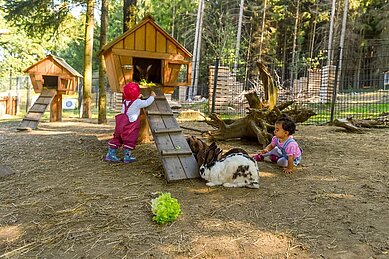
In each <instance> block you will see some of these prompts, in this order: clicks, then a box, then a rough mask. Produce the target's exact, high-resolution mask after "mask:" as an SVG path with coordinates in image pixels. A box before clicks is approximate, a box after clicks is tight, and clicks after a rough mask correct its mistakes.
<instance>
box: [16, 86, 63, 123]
mask: <svg viewBox="0 0 389 259" xmlns="http://www.w3.org/2000/svg"><path fill="white" fill-rule="evenodd" d="M56 93H57V91H56V90H54V89H43V90H42V93H41V95H39V97H38V99H37V100H36V101H35V103H34V104H33V105H32V106H31V108H30V110H29V111H28V112H27V114H26V117H24V119H23V120H22V122H20V124H19V126H18V127H17V130H30V129H36V128H37V127H38V124H39V121H40V119H41V118H42V116H43V114H44V113H45V111H46V109H47V106H49V105H50V103H51V101H52V100H53V98H54V96H55V95H56Z"/></svg>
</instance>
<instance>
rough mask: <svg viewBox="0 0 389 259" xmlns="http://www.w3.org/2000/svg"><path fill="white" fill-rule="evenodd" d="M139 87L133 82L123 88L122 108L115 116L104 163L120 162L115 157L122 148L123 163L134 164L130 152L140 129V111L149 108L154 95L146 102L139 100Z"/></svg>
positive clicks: (152, 93)
mask: <svg viewBox="0 0 389 259" xmlns="http://www.w3.org/2000/svg"><path fill="white" fill-rule="evenodd" d="M141 96H142V95H141V94H140V88H139V85H138V84H137V83H135V82H131V83H128V84H126V85H125V86H124V87H123V98H124V101H123V106H122V111H121V113H120V114H118V115H116V116H115V121H116V125H115V131H114V133H113V138H112V139H111V140H110V141H108V145H109V149H108V153H107V155H106V156H105V160H106V161H111V162H120V161H121V160H120V159H119V158H118V157H117V156H116V151H117V149H118V148H120V147H122V146H123V148H124V159H123V162H124V163H131V162H134V161H135V160H136V159H135V157H134V156H133V155H132V154H131V150H133V149H135V146H136V140H137V139H138V133H139V129H140V116H139V115H140V109H142V108H144V107H147V106H149V105H150V104H152V103H153V101H154V96H155V93H154V92H151V95H150V97H149V98H147V99H146V100H142V99H140V97H141Z"/></svg>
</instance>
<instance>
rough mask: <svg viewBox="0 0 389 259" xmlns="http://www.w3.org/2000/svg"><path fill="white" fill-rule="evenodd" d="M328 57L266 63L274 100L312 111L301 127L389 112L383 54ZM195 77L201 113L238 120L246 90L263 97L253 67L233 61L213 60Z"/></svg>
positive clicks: (388, 59)
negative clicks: (202, 102) (275, 90)
mask: <svg viewBox="0 0 389 259" xmlns="http://www.w3.org/2000/svg"><path fill="white" fill-rule="evenodd" d="M333 53H334V58H333V59H332V60H328V59H326V58H316V59H313V58H306V57H307V56H311V57H312V56H315V55H314V54H312V53H310V54H309V53H306V55H304V54H301V53H300V55H299V57H300V58H299V59H297V61H295V62H294V63H287V64H289V65H284V66H278V67H277V66H275V65H274V64H267V66H268V68H269V71H270V72H271V74H272V75H273V78H274V80H275V82H276V85H277V86H278V88H279V97H278V102H279V103H281V102H285V101H290V100H293V101H295V104H294V105H297V106H301V107H306V108H310V109H312V110H313V111H314V112H315V113H316V114H317V115H316V116H313V117H311V118H310V119H309V120H308V121H307V123H313V124H320V123H327V122H330V121H332V120H333V119H336V118H345V117H353V118H355V119H366V118H375V117H378V116H379V115H381V114H383V113H387V112H389V52H384V53H382V52H381V53H380V54H379V55H378V54H377V53H378V52H374V51H371V49H369V48H366V49H364V50H361V51H360V53H359V55H357V56H356V57H353V58H345V57H343V58H341V56H340V53H341V51H340V50H339V49H338V50H334V51H333ZM343 53H347V50H344V51H343ZM325 54H326V52H321V53H320V55H316V56H321V57H323V56H325ZM344 56H345V55H344ZM347 56H351V55H347ZM347 56H346V57H347ZM234 67H235V69H234ZM198 73H199V74H200V79H199V84H198V86H197V92H196V94H197V95H199V96H201V97H204V98H207V101H206V104H205V105H203V106H201V105H197V107H202V108H203V110H202V111H203V112H205V113H209V112H211V110H212V109H214V111H215V112H216V113H220V114H222V115H227V116H238V117H240V116H244V115H245V112H246V108H247V107H248V104H247V100H245V97H244V93H246V91H250V90H253V89H255V91H256V92H257V94H258V96H259V97H260V98H264V91H263V86H262V82H261V81H260V80H259V77H258V73H257V72H256V67H254V66H248V65H247V64H245V63H239V64H238V66H237V68H236V66H234V62H233V61H228V60H227V61H225V60H224V61H221V62H220V63H218V62H217V61H215V64H212V65H210V66H208V67H207V68H206V69H203V70H199V72H198ZM213 92H215V95H213ZM197 99H199V98H197ZM193 105H195V104H193ZM215 108H216V109H215Z"/></svg>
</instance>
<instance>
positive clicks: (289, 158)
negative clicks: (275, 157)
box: [284, 155, 294, 174]
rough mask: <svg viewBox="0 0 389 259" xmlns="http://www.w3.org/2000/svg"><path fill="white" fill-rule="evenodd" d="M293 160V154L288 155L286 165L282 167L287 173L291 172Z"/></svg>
mask: <svg viewBox="0 0 389 259" xmlns="http://www.w3.org/2000/svg"><path fill="white" fill-rule="evenodd" d="M293 161H294V155H289V156H288V166H287V167H285V168H284V172H285V173H287V174H291V173H293V169H294V168H293Z"/></svg>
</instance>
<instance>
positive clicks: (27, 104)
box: [26, 77, 31, 112]
mask: <svg viewBox="0 0 389 259" xmlns="http://www.w3.org/2000/svg"><path fill="white" fill-rule="evenodd" d="M30 107H31V82H30V77H27V100H26V112H28V110H29V109H30Z"/></svg>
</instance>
